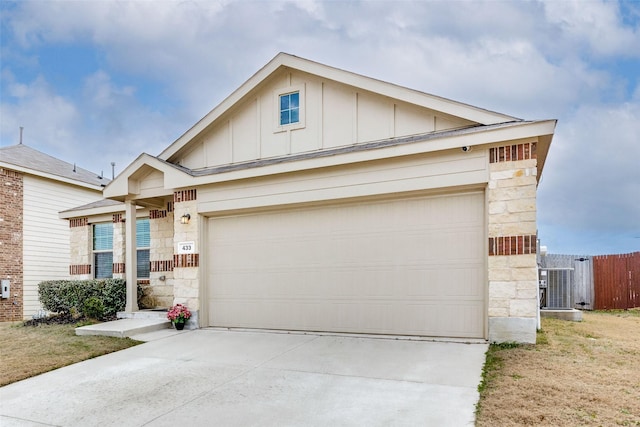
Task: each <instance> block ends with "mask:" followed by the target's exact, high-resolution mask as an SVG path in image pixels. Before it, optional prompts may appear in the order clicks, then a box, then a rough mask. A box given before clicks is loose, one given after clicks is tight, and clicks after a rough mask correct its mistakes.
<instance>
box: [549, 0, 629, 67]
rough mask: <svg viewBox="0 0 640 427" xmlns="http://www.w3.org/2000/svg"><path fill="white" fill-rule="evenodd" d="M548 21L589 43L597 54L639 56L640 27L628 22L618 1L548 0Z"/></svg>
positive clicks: (572, 37)
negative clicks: (623, 16)
mask: <svg viewBox="0 0 640 427" xmlns="http://www.w3.org/2000/svg"><path fill="white" fill-rule="evenodd" d="M543 4H544V10H545V14H546V17H547V19H548V20H549V22H551V23H553V24H555V25H557V26H558V27H559V29H560V31H562V33H563V35H564V36H565V37H566V38H567V39H568V40H571V41H575V42H576V43H579V44H586V45H587V46H588V48H589V49H590V50H591V51H592V52H593V53H594V54H596V55H600V56H604V57H609V56H613V55H622V56H631V57H640V29H639V28H637V27H636V28H632V27H630V26H625V25H624V23H623V20H622V16H621V14H620V6H619V4H618V2H612V1H577V0H573V1H545V2H544V3H543Z"/></svg>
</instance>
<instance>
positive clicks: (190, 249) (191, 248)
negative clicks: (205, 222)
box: [178, 242, 195, 254]
mask: <svg viewBox="0 0 640 427" xmlns="http://www.w3.org/2000/svg"><path fill="white" fill-rule="evenodd" d="M192 253H195V242H180V243H178V254H192Z"/></svg>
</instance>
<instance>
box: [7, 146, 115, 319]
mask: <svg viewBox="0 0 640 427" xmlns="http://www.w3.org/2000/svg"><path fill="white" fill-rule="evenodd" d="M108 182H109V180H108V179H105V178H102V177H100V176H98V175H97V174H94V173H91V172H89V171H86V170H84V169H81V168H78V167H76V166H75V165H73V164H71V163H67V162H65V161H62V160H60V159H56V158H54V157H51V156H49V155H47V154H44V153H42V152H39V151H37V150H34V149H33V148H30V147H28V146H26V145H24V144H16V145H12V146H8V147H2V148H0V253H2V256H1V258H0V279H2V280H4V284H5V285H7V286H8V289H7V291H8V292H6V293H5V295H4V296H5V297H3V298H1V299H0V321H11V320H22V319H27V318H30V317H32V316H33V315H35V314H37V313H38V311H39V310H41V309H42V306H41V305H40V301H39V298H38V283H40V282H42V281H44V280H55V279H68V278H69V277H70V272H69V260H70V252H69V244H68V241H69V238H70V232H69V224H68V222H67V221H65V220H62V219H60V218H59V216H58V212H59V211H61V210H65V209H69V208H72V207H74V206H78V205H79V204H83V203H87V202H89V201H95V200H100V199H101V198H102V189H103V187H104V185H106V184H107V183H108Z"/></svg>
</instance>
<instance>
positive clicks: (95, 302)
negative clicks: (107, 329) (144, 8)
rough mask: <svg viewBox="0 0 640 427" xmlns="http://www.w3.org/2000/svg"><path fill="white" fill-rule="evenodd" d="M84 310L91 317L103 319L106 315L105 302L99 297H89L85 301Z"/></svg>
mask: <svg viewBox="0 0 640 427" xmlns="http://www.w3.org/2000/svg"><path fill="white" fill-rule="evenodd" d="M82 312H83V313H84V315H85V316H87V317H89V318H91V319H102V317H103V316H104V304H103V303H102V300H101V299H100V298H98V297H91V298H88V299H87V300H86V301H85V302H84V307H83V310H82Z"/></svg>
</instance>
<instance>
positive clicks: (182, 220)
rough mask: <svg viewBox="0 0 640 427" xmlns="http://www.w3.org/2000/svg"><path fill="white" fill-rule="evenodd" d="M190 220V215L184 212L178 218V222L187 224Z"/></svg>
mask: <svg viewBox="0 0 640 427" xmlns="http://www.w3.org/2000/svg"><path fill="white" fill-rule="evenodd" d="M190 220H191V215H189V214H188V213H186V214H184V215H182V217H181V218H180V224H189V221H190Z"/></svg>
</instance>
